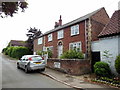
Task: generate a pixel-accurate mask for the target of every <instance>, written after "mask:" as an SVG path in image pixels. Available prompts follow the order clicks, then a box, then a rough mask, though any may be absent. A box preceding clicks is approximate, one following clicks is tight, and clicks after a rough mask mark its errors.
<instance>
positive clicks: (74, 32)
mask: <svg viewBox="0 0 120 90" xmlns="http://www.w3.org/2000/svg"><path fill="white" fill-rule="evenodd" d="M78 34H79V25H74V26H71V36H73V35H78Z"/></svg>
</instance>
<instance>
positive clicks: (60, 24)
mask: <svg viewBox="0 0 120 90" xmlns="http://www.w3.org/2000/svg"><path fill="white" fill-rule="evenodd" d="M61 18H62V17H61V15H60V20H59V26H62V19H61Z"/></svg>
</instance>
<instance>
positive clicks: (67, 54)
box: [60, 50, 84, 59]
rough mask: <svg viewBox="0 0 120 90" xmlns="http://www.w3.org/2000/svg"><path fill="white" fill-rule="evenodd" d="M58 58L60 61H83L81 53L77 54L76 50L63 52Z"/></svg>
mask: <svg viewBox="0 0 120 90" xmlns="http://www.w3.org/2000/svg"><path fill="white" fill-rule="evenodd" d="M60 58H61V59H83V58H84V55H83V53H82V52H79V51H77V50H69V51H66V52H64V53H63V55H62V56H61V57H60Z"/></svg>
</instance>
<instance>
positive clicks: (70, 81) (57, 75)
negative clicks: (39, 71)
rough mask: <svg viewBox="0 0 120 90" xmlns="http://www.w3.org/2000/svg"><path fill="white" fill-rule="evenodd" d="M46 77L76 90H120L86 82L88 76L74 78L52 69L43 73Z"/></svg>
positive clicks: (47, 69)
mask: <svg viewBox="0 0 120 90" xmlns="http://www.w3.org/2000/svg"><path fill="white" fill-rule="evenodd" d="M43 74H44V75H46V76H48V77H50V78H52V79H54V80H57V81H59V82H61V83H64V84H66V85H68V86H71V87H74V88H76V89H83V90H84V89H85V90H92V89H93V88H94V89H96V88H97V89H102V90H119V89H115V88H111V87H108V86H105V85H102V84H101V85H97V84H93V83H89V82H86V81H85V79H86V77H87V75H82V76H72V75H68V74H65V73H62V72H59V71H56V70H53V69H50V68H46V70H45V72H43Z"/></svg>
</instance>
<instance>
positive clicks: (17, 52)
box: [3, 46, 31, 59]
mask: <svg viewBox="0 0 120 90" xmlns="http://www.w3.org/2000/svg"><path fill="white" fill-rule="evenodd" d="M3 53H5V55H9V56H10V57H13V58H17V59H19V58H21V57H22V56H23V55H29V54H31V52H30V50H29V49H28V48H27V47H22V46H20V47H7V48H4V49H3Z"/></svg>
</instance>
